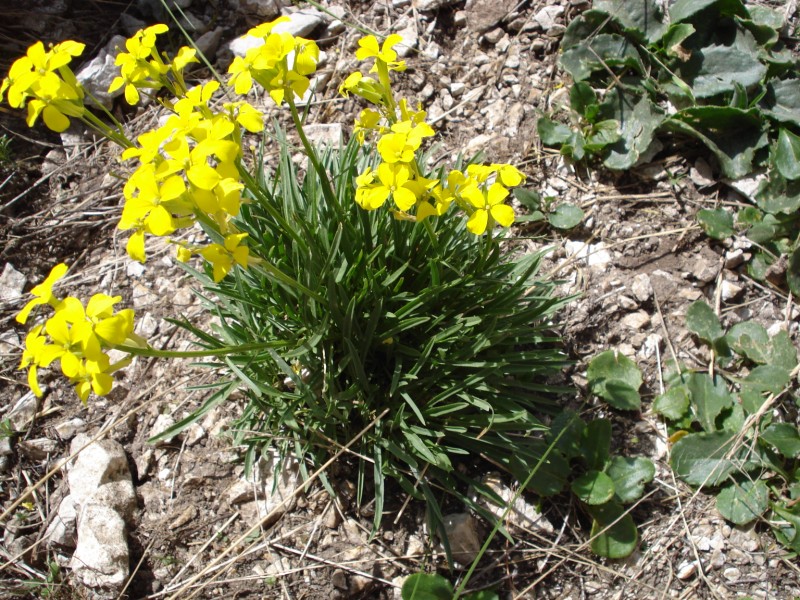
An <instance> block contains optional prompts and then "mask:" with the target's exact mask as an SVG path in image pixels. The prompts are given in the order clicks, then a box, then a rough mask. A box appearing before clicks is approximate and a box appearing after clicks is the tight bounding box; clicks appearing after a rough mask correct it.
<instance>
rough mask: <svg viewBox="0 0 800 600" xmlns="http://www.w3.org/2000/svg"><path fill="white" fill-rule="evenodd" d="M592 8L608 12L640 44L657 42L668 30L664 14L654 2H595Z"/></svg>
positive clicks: (635, 0) (640, 0)
mask: <svg viewBox="0 0 800 600" xmlns="http://www.w3.org/2000/svg"><path fill="white" fill-rule="evenodd" d="M592 8H594V9H595V10H602V11H605V12H607V13H608V14H609V15H610V16H611V17H612V18H613V19H614V20H615V21H617V22H618V23H620V24H621V25H622V26H623V27H624V28H625V30H626V32H628V33H629V34H631V35H633V36H634V37H636V38H637V41H640V42H642V41H647V42H655V41H656V40H658V39H660V38H661V36H663V35H664V31H665V30H666V28H667V26H666V24H665V23H664V12H663V11H662V10H661V6H660V5H659V4H658V3H657V2H655V1H654V0H595V2H594V4H593V5H592Z"/></svg>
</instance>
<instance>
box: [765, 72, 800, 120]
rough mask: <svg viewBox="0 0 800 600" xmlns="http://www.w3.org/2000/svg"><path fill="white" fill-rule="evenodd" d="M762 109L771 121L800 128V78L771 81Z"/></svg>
mask: <svg viewBox="0 0 800 600" xmlns="http://www.w3.org/2000/svg"><path fill="white" fill-rule="evenodd" d="M760 108H761V112H763V113H764V114H765V115H767V116H768V117H770V118H771V119H774V120H776V121H779V122H781V123H793V124H794V125H797V126H798V127H800V78H793V79H784V80H781V81H770V82H769V83H768V84H767V93H766V94H765V95H764V98H763V99H762V100H761V102H760Z"/></svg>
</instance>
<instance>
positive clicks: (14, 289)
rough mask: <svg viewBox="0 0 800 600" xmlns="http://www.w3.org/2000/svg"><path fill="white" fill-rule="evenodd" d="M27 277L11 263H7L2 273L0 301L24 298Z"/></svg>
mask: <svg viewBox="0 0 800 600" xmlns="http://www.w3.org/2000/svg"><path fill="white" fill-rule="evenodd" d="M25 281H26V277H25V275H23V274H22V273H20V272H19V271H17V270H16V269H15V268H14V265H12V264H11V263H6V266H5V267H3V273H2V275H0V302H13V301H15V300H19V299H20V298H22V290H23V289H24V288H25Z"/></svg>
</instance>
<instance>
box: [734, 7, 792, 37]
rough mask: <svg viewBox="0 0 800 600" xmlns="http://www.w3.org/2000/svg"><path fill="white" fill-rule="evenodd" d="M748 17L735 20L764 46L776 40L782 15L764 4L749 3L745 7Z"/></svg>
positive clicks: (781, 23) (781, 25) (781, 22)
mask: <svg viewBox="0 0 800 600" xmlns="http://www.w3.org/2000/svg"><path fill="white" fill-rule="evenodd" d="M747 11H748V12H749V13H750V18H749V19H743V18H741V17H740V18H738V19H737V20H738V21H739V22H740V23H741V24H742V25H743V26H744V27H746V28H747V30H748V31H750V33H752V34H753V37H755V38H756V41H757V42H758V43H759V44H760V45H761V46H763V47H764V48H771V47H772V46H774V45H775V42H777V41H778V38H779V32H780V29H781V28H782V27H783V15H781V14H780V13H779V12H778V11H776V10H772V9H771V8H768V7H766V6H759V5H758V4H751V5H750V6H748V7H747Z"/></svg>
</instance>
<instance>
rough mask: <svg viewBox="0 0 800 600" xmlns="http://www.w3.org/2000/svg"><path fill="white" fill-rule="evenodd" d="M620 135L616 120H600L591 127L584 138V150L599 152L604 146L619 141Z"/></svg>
mask: <svg viewBox="0 0 800 600" xmlns="http://www.w3.org/2000/svg"><path fill="white" fill-rule="evenodd" d="M621 137H622V134H621V133H620V128H619V122H618V121H615V120H614V119H606V120H604V121H600V122H599V123H596V124H595V125H594V127H592V133H591V135H589V138H588V139H587V140H586V151H587V152H592V153H596V152H600V151H601V150H602V149H603V148H605V147H606V146H608V145H610V144H614V143H615V142H617V141H619V139H620V138H621Z"/></svg>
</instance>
